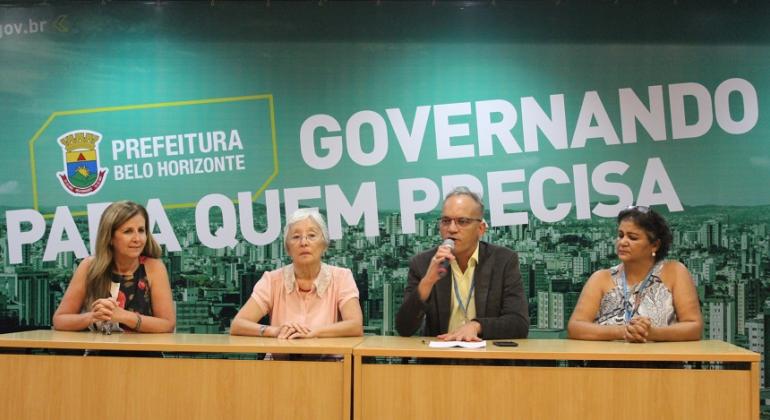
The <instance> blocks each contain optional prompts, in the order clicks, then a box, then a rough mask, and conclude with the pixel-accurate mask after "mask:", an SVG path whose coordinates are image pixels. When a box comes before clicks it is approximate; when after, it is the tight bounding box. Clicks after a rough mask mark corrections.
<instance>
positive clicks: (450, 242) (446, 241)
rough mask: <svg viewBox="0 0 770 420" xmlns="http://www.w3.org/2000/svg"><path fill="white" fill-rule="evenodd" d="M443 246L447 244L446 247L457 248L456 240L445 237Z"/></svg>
mask: <svg viewBox="0 0 770 420" xmlns="http://www.w3.org/2000/svg"><path fill="white" fill-rule="evenodd" d="M441 246H445V247H447V248H449V249H451V250H452V251H454V249H455V241H454V239H452V238H446V239H444V242H442V243H441Z"/></svg>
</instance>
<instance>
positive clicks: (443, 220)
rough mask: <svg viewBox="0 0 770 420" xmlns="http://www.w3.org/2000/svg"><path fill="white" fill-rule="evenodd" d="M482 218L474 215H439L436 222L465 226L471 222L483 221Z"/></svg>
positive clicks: (444, 224) (447, 225) (442, 224)
mask: <svg viewBox="0 0 770 420" xmlns="http://www.w3.org/2000/svg"><path fill="white" fill-rule="evenodd" d="M483 221H484V219H478V218H475V217H446V216H441V217H439V218H438V220H437V222H438V224H439V226H444V227H449V226H452V223H454V224H455V225H457V227H459V228H466V227H468V226H470V225H471V223H473V222H483Z"/></svg>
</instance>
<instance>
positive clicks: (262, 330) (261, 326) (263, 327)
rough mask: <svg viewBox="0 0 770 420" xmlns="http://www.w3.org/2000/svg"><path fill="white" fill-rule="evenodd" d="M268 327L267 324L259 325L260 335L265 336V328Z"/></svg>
mask: <svg viewBox="0 0 770 420" xmlns="http://www.w3.org/2000/svg"><path fill="white" fill-rule="evenodd" d="M266 329H267V325H260V326H259V336H260V337H264V336H265V330H266Z"/></svg>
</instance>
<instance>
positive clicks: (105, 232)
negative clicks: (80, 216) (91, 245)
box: [83, 201, 161, 310]
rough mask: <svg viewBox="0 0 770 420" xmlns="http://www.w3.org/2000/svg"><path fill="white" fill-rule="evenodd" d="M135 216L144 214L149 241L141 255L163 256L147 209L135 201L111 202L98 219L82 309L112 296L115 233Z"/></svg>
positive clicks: (145, 229)
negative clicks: (153, 235)
mask: <svg viewBox="0 0 770 420" xmlns="http://www.w3.org/2000/svg"><path fill="white" fill-rule="evenodd" d="M136 215H141V216H142V217H144V231H145V232H146V233H147V242H146V243H145V244H144V249H143V250H142V255H144V256H147V257H152V258H158V257H160V255H161V249H160V245H158V243H157V242H156V241H155V238H153V237H152V232H150V220H149V217H148V215H147V210H146V209H145V208H144V207H142V206H141V205H139V204H136V203H134V202H132V201H116V202H114V203H112V204H110V205H109V207H107V209H105V210H104V213H102V218H101V220H100V221H99V231H98V232H97V234H96V247H95V250H94V256H93V259H92V261H91V265H90V266H89V267H88V273H87V274H86V298H85V300H84V301H83V308H86V310H88V308H90V307H91V304H92V303H93V302H94V301H95V300H96V299H101V298H104V297H107V296H109V294H110V282H111V281H112V269H113V265H114V258H115V255H114V253H113V250H112V236H113V234H114V233H115V231H116V230H117V229H118V228H119V227H120V226H122V225H123V223H126V221H128V220H129V219H131V218H132V217H134V216H136Z"/></svg>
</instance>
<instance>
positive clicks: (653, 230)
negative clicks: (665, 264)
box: [618, 206, 674, 261]
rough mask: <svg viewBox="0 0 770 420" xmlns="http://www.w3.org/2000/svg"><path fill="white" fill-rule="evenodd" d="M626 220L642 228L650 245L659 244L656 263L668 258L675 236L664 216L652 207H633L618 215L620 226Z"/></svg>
mask: <svg viewBox="0 0 770 420" xmlns="http://www.w3.org/2000/svg"><path fill="white" fill-rule="evenodd" d="M624 220H629V221H631V222H634V223H635V224H636V225H637V226H639V227H640V228H642V229H643V230H644V231H645V232H646V233H647V239H648V240H649V241H650V243H652V244H654V243H656V242H658V243H659V245H658V250H657V251H656V252H655V261H660V260H662V259H664V258H666V255H668V250H669V249H671V242H672V241H673V239H674V236H673V235H672V234H671V229H670V228H669V227H668V223H667V222H666V219H664V218H663V216H661V215H660V214H659V213H658V212H656V211H655V210H653V209H652V208H650V207H646V206H631V207H628V208H626V209H623V210H621V212H620V213H618V224H620V222H623V221H624Z"/></svg>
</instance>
